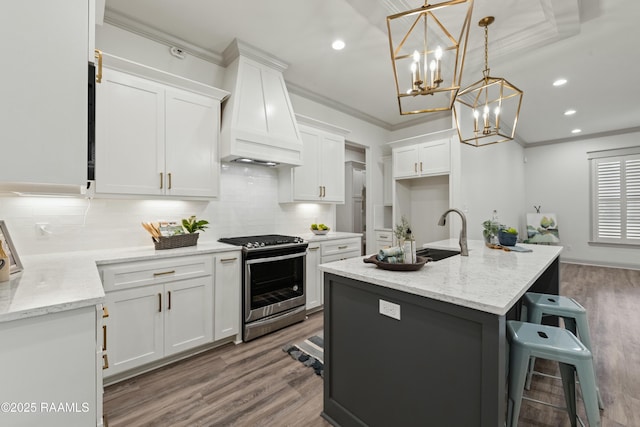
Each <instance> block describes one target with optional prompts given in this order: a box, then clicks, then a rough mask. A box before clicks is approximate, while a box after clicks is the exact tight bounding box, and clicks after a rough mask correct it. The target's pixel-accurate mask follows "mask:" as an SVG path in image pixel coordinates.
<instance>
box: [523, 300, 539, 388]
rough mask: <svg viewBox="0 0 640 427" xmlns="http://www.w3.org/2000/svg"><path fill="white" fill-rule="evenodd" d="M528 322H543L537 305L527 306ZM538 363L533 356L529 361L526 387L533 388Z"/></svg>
mask: <svg viewBox="0 0 640 427" xmlns="http://www.w3.org/2000/svg"><path fill="white" fill-rule="evenodd" d="M527 313H528V322H529V323H536V324H538V325H539V324H541V323H542V310H540V308H538V307H536V306H532V307H527ZM535 365H536V358H535V357H532V358H531V360H530V361H529V368H528V369H527V381H526V382H525V388H526V389H527V390H531V379H532V378H533V368H534V367H535Z"/></svg>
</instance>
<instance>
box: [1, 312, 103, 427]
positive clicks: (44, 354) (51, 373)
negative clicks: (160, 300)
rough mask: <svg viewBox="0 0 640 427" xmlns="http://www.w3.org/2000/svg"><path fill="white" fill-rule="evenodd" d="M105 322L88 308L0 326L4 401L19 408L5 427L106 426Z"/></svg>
mask: <svg viewBox="0 0 640 427" xmlns="http://www.w3.org/2000/svg"><path fill="white" fill-rule="evenodd" d="M101 322H102V318H101V310H96V306H89V307H82V308H77V309H73V310H68V311H62V312H57V313H51V314H46V315H43V316H35V317H29V318H26V319H19V320H14V321H11V322H3V323H0V342H2V351H0V365H1V366H2V367H3V369H2V384H3V386H2V387H0V401H2V402H10V403H11V404H15V405H19V406H16V407H15V408H12V407H9V408H8V409H9V410H7V411H5V410H4V409H5V408H4V407H3V411H2V414H1V415H0V418H1V419H2V422H1V424H2V425H5V426H16V427H17V426H36V425H38V426H43V425H46V426H60V427H62V426H64V427H68V426H78V427H85V426H91V425H94V426H95V425H102V372H101V371H102V366H101V363H102V357H99V356H98V354H100V353H101V346H102V342H101V341H102V334H99V335H98V331H99V330H100V329H101ZM97 372H99V374H97ZM33 405H35V406H33ZM52 405H54V406H53V407H52ZM58 405H65V409H66V408H68V410H65V411H60V410H57V409H59V406H58ZM66 405H68V406H66ZM11 409H14V410H15V412H13V411H11Z"/></svg>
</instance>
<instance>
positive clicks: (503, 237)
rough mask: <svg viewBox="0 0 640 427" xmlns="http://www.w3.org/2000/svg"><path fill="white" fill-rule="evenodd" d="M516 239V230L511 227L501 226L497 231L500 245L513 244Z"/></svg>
mask: <svg viewBox="0 0 640 427" xmlns="http://www.w3.org/2000/svg"><path fill="white" fill-rule="evenodd" d="M517 240H518V230H516V229H515V228H513V227H509V228H501V229H500V231H498V241H499V242H500V244H501V245H502V246H515V245H516V241H517Z"/></svg>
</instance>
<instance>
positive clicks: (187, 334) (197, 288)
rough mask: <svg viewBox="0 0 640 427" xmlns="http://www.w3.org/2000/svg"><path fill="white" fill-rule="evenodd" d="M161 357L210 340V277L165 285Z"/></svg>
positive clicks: (211, 287)
mask: <svg viewBox="0 0 640 427" xmlns="http://www.w3.org/2000/svg"><path fill="white" fill-rule="evenodd" d="M163 304H164V307H163V310H164V313H165V314H164V315H165V319H164V329H165V332H164V355H165V356H169V355H171V354H174V353H179V352H181V351H184V350H188V349H190V348H193V347H197V346H199V345H202V344H207V343H209V342H211V341H213V278H212V277H211V276H205V277H198V278H196V279H189V280H180V281H176V282H171V283H167V284H166V285H165V299H164V301H163Z"/></svg>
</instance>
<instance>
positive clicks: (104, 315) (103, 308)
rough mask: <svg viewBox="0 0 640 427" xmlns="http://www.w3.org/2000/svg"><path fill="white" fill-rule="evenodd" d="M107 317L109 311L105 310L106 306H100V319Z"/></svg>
mask: <svg viewBox="0 0 640 427" xmlns="http://www.w3.org/2000/svg"><path fill="white" fill-rule="evenodd" d="M107 317H109V310H108V309H107V306H106V305H103V306H102V318H103V319H104V318H107Z"/></svg>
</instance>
